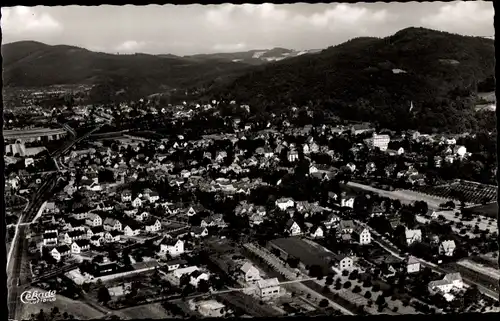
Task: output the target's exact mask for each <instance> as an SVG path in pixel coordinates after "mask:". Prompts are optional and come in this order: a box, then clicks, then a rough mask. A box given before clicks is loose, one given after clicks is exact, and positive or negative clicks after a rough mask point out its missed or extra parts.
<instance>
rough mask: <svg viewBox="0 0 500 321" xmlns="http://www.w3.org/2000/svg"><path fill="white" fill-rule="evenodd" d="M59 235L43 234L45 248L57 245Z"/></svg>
mask: <svg viewBox="0 0 500 321" xmlns="http://www.w3.org/2000/svg"><path fill="white" fill-rule="evenodd" d="M57 238H58V237H57V233H54V232H48V233H47V232H46V233H43V246H55V245H57Z"/></svg>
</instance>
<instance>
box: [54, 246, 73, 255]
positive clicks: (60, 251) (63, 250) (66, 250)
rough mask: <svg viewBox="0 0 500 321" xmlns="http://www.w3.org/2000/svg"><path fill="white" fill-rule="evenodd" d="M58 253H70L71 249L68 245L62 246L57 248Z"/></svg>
mask: <svg viewBox="0 0 500 321" xmlns="http://www.w3.org/2000/svg"><path fill="white" fill-rule="evenodd" d="M55 249H56V250H57V252H59V253H64V252H69V251H70V250H71V249H70V248H69V246H67V245H60V246H57V247H56V248H55Z"/></svg>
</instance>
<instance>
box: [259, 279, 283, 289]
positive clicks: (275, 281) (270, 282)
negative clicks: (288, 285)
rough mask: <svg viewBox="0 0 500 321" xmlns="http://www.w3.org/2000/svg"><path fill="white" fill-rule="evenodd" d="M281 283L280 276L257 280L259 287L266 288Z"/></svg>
mask: <svg viewBox="0 0 500 321" xmlns="http://www.w3.org/2000/svg"><path fill="white" fill-rule="evenodd" d="M279 284H280V282H279V281H278V278H272V279H266V280H259V281H257V287H258V288H259V289H265V288H269V287H272V286H279Z"/></svg>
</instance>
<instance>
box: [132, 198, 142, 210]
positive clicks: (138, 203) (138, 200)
mask: <svg viewBox="0 0 500 321" xmlns="http://www.w3.org/2000/svg"><path fill="white" fill-rule="evenodd" d="M132 206H133V207H135V208H138V207H141V206H142V199H141V198H140V197H136V198H134V200H133V201H132Z"/></svg>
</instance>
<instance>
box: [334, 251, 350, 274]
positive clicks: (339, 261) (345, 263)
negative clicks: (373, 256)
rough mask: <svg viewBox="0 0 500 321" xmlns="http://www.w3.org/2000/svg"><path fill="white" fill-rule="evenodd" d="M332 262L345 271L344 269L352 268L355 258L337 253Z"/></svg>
mask: <svg viewBox="0 0 500 321" xmlns="http://www.w3.org/2000/svg"><path fill="white" fill-rule="evenodd" d="M331 263H332V266H333V267H335V268H337V269H338V270H340V271H343V270H349V269H351V268H352V265H353V260H352V259H351V258H350V257H348V256H346V255H343V254H337V255H334V257H333V258H332V261H331Z"/></svg>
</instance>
